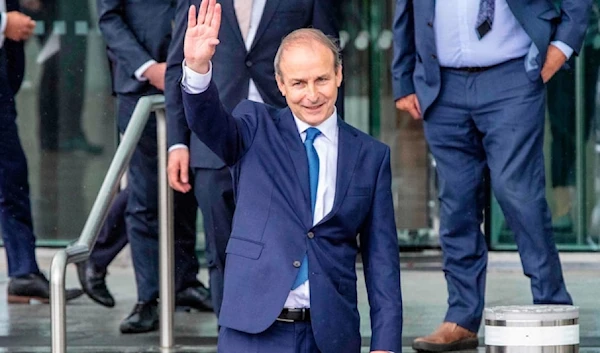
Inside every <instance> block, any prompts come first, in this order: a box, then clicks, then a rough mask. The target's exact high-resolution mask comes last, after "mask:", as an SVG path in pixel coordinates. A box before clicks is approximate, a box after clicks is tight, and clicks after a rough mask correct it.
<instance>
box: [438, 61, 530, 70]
mask: <svg viewBox="0 0 600 353" xmlns="http://www.w3.org/2000/svg"><path fill="white" fill-rule="evenodd" d="M521 60H523V58H515V59H509V60H507V61H504V62H501V63H498V64H495V65H490V66H466V67H448V66H442V69H443V70H454V71H462V72H468V73H478V72H484V71H487V70H489V69H493V68H495V67H497V66H500V65H504V64H507V63H510V62H513V61H521Z"/></svg>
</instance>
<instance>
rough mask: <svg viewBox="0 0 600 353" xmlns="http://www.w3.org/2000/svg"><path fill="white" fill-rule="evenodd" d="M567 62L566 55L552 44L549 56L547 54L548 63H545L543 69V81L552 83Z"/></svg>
mask: <svg viewBox="0 0 600 353" xmlns="http://www.w3.org/2000/svg"><path fill="white" fill-rule="evenodd" d="M566 61H567V57H566V56H565V54H564V53H563V52H562V51H561V50H560V49H558V48H557V47H555V46H554V45H552V44H550V45H549V46H548V54H546V62H544V67H542V80H543V81H544V83H546V82H548V81H550V79H551V78H552V76H554V74H555V73H556V72H557V71H558V70H560V68H561V67H562V66H563V65H564V64H565V62H566Z"/></svg>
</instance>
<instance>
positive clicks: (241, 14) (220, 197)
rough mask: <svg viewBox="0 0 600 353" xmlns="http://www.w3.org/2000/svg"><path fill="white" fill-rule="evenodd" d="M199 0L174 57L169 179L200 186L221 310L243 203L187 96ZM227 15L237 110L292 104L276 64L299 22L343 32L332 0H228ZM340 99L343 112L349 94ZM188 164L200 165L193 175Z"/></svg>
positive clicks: (219, 77) (220, 62)
mask: <svg viewBox="0 0 600 353" xmlns="http://www.w3.org/2000/svg"><path fill="white" fill-rule="evenodd" d="M198 3H199V1H198V0H179V1H178V8H177V14H176V21H175V22H176V25H175V26H176V28H175V32H174V35H173V37H174V40H173V41H172V42H171V48H170V50H169V58H168V60H167V65H168V67H167V78H166V87H167V90H166V106H167V119H168V123H169V126H168V127H169V129H168V134H169V146H170V148H169V168H168V169H169V181H170V184H171V186H172V187H173V188H174V189H175V190H178V191H180V192H188V191H189V190H191V189H192V187H191V186H192V185H193V186H194V187H193V189H194V193H195V194H196V200H197V202H198V205H199V206H200V209H201V211H202V215H203V217H204V229H205V234H206V243H207V249H206V255H207V256H206V257H207V262H208V265H209V269H210V288H211V294H212V298H213V304H214V307H215V312H216V313H217V315H218V314H219V310H220V307H221V300H222V296H223V294H222V292H223V268H224V263H225V247H226V245H227V241H228V239H229V235H230V233H231V222H232V217H233V211H234V208H235V203H234V200H233V189H232V183H231V174H230V172H229V168H227V167H226V166H225V164H224V163H223V161H221V160H220V159H219V158H218V157H217V156H216V155H215V154H214V153H213V152H212V151H210V150H209V149H208V148H207V147H206V146H205V145H204V144H203V143H202V142H201V141H200V140H198V138H197V137H196V136H195V135H192V134H191V133H190V130H189V128H188V126H187V123H186V121H185V116H184V113H183V108H182V103H181V91H180V89H179V78H180V77H181V61H182V60H183V36H184V34H185V30H186V28H187V10H188V9H189V7H190V5H193V4H198ZM219 3H220V4H221V6H222V7H223V23H222V27H221V33H220V38H221V39H222V41H223V44H222V45H220V46H219V48H218V50H217V52H216V54H215V58H214V60H213V63H214V76H213V78H214V81H215V84H216V85H217V87H218V88H219V92H220V97H221V100H222V102H223V104H224V105H225V109H226V110H227V111H229V112H231V111H232V110H233V108H235V106H236V105H237V104H238V103H239V102H241V101H242V100H243V99H250V100H253V101H258V102H264V103H267V104H269V105H272V106H274V107H277V108H283V107H285V105H286V103H285V99H284V97H282V96H281V94H280V93H279V90H278V89H277V84H276V82H275V73H274V71H273V59H274V58H275V53H276V52H277V47H278V46H279V42H280V41H281V38H283V37H284V36H286V35H287V34H288V33H290V32H292V31H293V30H295V29H298V28H303V27H313V28H317V29H320V30H321V31H323V32H324V33H325V34H327V35H330V36H332V37H336V38H337V36H338V33H337V29H336V25H335V19H334V17H335V16H334V13H333V11H332V8H331V6H330V4H329V1H324V0H301V1H283V0H222V1H219ZM340 97H341V99H340V100H339V104H338V108H339V109H338V112H340V114H342V110H341V105H342V103H343V102H342V100H343V96H342V95H340ZM188 166H191V168H192V169H193V172H192V173H191V174H192V178H193V183H190V175H189V174H190V173H189V172H188Z"/></svg>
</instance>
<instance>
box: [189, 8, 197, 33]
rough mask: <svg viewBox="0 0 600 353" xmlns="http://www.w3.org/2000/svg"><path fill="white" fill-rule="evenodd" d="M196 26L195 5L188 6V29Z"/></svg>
mask: <svg viewBox="0 0 600 353" xmlns="http://www.w3.org/2000/svg"><path fill="white" fill-rule="evenodd" d="M193 27H196V6H194V5H192V6H190V9H189V11H188V29H190V28H193Z"/></svg>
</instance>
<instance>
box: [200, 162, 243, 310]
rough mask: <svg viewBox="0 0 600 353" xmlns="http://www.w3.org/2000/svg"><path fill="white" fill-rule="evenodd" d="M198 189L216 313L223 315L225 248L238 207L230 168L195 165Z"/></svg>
mask: <svg viewBox="0 0 600 353" xmlns="http://www.w3.org/2000/svg"><path fill="white" fill-rule="evenodd" d="M194 192H195V194H196V200H197V202H198V206H199V207H200V210H201V211H202V216H203V219H204V234H205V235H206V261H207V263H208V270H209V274H210V289H211V295H212V301H213V306H214V308H215V313H216V314H217V316H219V312H220V311H221V303H222V301H223V273H224V271H225V248H226V247H227V242H228V241H229V236H230V234H231V223H232V220H233V211H234V209H235V202H234V199H233V186H232V181H231V173H230V171H229V168H227V167H225V168H222V169H217V170H215V169H203V168H194Z"/></svg>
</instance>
